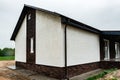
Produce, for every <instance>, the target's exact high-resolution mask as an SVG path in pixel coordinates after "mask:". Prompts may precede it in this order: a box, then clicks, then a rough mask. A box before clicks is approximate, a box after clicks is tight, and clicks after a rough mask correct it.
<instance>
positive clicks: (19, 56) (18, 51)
mask: <svg viewBox="0 0 120 80" xmlns="http://www.w3.org/2000/svg"><path fill="white" fill-rule="evenodd" d="M15 60H16V61H20V62H26V17H25V19H24V20H23V23H22V25H21V28H20V30H19V32H18V34H17V36H16V38H15Z"/></svg>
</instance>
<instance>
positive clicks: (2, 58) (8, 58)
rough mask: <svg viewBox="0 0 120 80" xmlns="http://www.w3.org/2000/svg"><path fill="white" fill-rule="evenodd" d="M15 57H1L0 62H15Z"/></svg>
mask: <svg viewBox="0 0 120 80" xmlns="http://www.w3.org/2000/svg"><path fill="white" fill-rule="evenodd" d="M14 59H15V56H0V61H3V60H14Z"/></svg>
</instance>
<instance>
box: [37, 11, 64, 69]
mask: <svg viewBox="0 0 120 80" xmlns="http://www.w3.org/2000/svg"><path fill="white" fill-rule="evenodd" d="M63 38H64V33H63V27H62V26H61V18H60V17H59V16H56V15H51V14H49V13H45V12H41V11H36V64H43V65H49V66H58V67H63V66H64V39H63Z"/></svg>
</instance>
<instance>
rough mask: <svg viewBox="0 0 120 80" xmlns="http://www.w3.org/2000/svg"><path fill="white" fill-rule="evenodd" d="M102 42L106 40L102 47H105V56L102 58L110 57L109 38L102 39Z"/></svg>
mask: <svg viewBox="0 0 120 80" xmlns="http://www.w3.org/2000/svg"><path fill="white" fill-rule="evenodd" d="M104 42H107V46H104V49H105V57H104V60H108V59H110V51H109V40H107V39H104Z"/></svg>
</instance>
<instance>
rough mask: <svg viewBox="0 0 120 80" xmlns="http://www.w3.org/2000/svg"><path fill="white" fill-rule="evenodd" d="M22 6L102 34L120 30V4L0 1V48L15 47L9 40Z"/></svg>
mask: <svg viewBox="0 0 120 80" xmlns="http://www.w3.org/2000/svg"><path fill="white" fill-rule="evenodd" d="M24 4H29V5H33V6H37V7H40V8H43V9H47V10H50V11H55V12H58V13H61V14H63V15H65V16H68V17H70V18H73V19H75V20H77V21H80V22H83V23H85V24H88V25H91V26H93V27H96V28H98V29H101V30H111V29H116V30H120V24H119V21H120V17H119V14H120V8H119V7H120V0H0V21H1V22H0V37H1V38H0V41H2V43H0V47H5V46H8V47H14V46H13V45H14V44H13V42H10V37H11V35H12V32H13V30H14V28H15V25H16V23H17V20H18V18H19V16H20V13H21V11H22V8H23V5H24Z"/></svg>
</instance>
